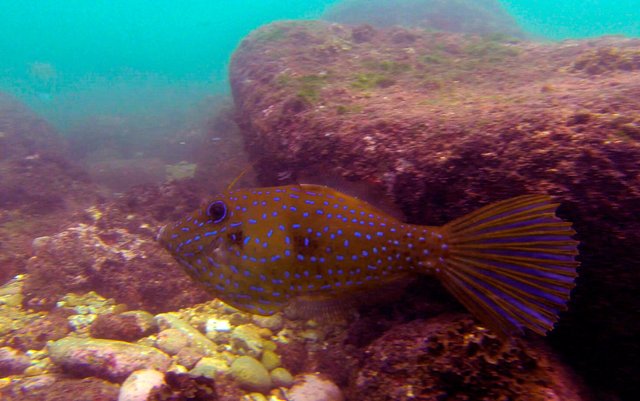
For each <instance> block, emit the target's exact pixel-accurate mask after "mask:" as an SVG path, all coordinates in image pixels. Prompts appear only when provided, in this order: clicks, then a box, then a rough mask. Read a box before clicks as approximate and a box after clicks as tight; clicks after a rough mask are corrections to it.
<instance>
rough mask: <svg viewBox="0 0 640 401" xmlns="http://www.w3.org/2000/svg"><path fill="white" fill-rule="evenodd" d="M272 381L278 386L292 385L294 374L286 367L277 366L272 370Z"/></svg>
mask: <svg viewBox="0 0 640 401" xmlns="http://www.w3.org/2000/svg"><path fill="white" fill-rule="evenodd" d="M271 381H273V385H274V386H277V387H291V385H292V384H293V376H291V373H289V371H288V370H287V369H285V368H275V369H273V370H272V371H271Z"/></svg>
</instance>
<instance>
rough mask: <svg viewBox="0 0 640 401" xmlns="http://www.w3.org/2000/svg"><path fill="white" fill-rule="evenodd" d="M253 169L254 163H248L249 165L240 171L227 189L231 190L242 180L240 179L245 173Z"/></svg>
mask: <svg viewBox="0 0 640 401" xmlns="http://www.w3.org/2000/svg"><path fill="white" fill-rule="evenodd" d="M251 169H253V163H251V164H250V165H248V166H247V167H245V168H244V169H242V171H241V172H240V174H238V175H237V176H236V178H234V179H233V181H231V182H230V183H229V185H228V186H227V191H231V190H232V189H233V187H234V185H236V184H237V183H238V181H240V179H241V178H242V177H244V175H245V174H247V173H248V172H249V170H251Z"/></svg>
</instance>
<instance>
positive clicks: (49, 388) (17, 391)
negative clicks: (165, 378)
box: [0, 375, 119, 401]
mask: <svg viewBox="0 0 640 401" xmlns="http://www.w3.org/2000/svg"><path fill="white" fill-rule="evenodd" d="M118 392H119V386H118V385H116V384H113V383H109V382H107V381H104V380H101V379H97V378H93V377H88V378H85V379H74V378H69V377H63V376H53V375H46V376H45V377H33V378H25V379H20V380H16V381H14V382H12V383H11V385H9V386H8V387H5V388H2V389H0V399H2V400H4V399H5V398H4V397H6V399H7V400H20V401H58V400H91V401H116V400H117V399H118Z"/></svg>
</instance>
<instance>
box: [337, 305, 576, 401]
mask: <svg viewBox="0 0 640 401" xmlns="http://www.w3.org/2000/svg"><path fill="white" fill-rule="evenodd" d="M364 352H365V354H366V355H367V358H365V359H364V360H363V366H362V367H361V369H360V370H359V371H358V372H357V375H356V376H355V377H353V379H352V382H351V385H350V387H349V391H348V395H347V396H348V398H350V399H351V398H352V399H363V398H367V399H369V400H371V401H376V400H389V399H393V400H398V401H402V400H414V399H420V400H425V401H426V400H434V401H435V400H440V399H442V397H448V396H454V397H455V398H456V399H470V400H471V399H472V400H477V401H482V400H487V401H489V400H498V399H527V400H530V401H550V400H563V401H580V400H583V399H584V398H583V397H582V396H581V392H583V391H584V389H583V388H582V385H581V383H579V381H578V380H577V379H576V377H575V375H574V374H573V373H571V370H570V369H569V368H567V367H566V366H565V365H564V364H563V363H562V362H561V361H560V359H559V358H557V357H555V356H553V354H552V353H551V352H550V351H549V350H548V349H547V348H546V346H544V344H543V343H542V342H539V341H538V342H535V343H531V342H527V341H525V340H521V339H508V340H501V339H500V338H499V337H497V336H496V335H494V334H492V333H491V332H489V331H488V330H487V329H485V328H482V327H480V326H478V325H477V324H476V323H475V322H474V321H473V320H471V319H470V318H467V317H465V316H464V315H442V316H439V317H436V318H433V319H430V320H415V321H412V322H410V323H407V324H403V325H397V326H394V327H392V328H391V329H389V330H388V331H387V332H386V333H385V334H384V335H383V336H382V337H380V338H379V339H377V340H376V341H374V342H373V343H372V344H371V345H369V346H368V347H367V348H366V349H365V350H364Z"/></svg>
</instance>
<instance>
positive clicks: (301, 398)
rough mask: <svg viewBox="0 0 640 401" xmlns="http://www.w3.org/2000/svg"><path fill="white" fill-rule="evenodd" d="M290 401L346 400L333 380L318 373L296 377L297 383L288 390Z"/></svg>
mask: <svg viewBox="0 0 640 401" xmlns="http://www.w3.org/2000/svg"><path fill="white" fill-rule="evenodd" d="M287 399H289V400H290V401H344V396H343V395H342V391H340V388H339V387H338V386H336V384H335V383H334V382H332V381H331V380H329V379H327V378H325V377H323V376H321V375H318V374H305V375H302V376H299V377H296V381H295V384H294V385H293V387H291V389H290V390H289V391H288V392H287Z"/></svg>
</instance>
